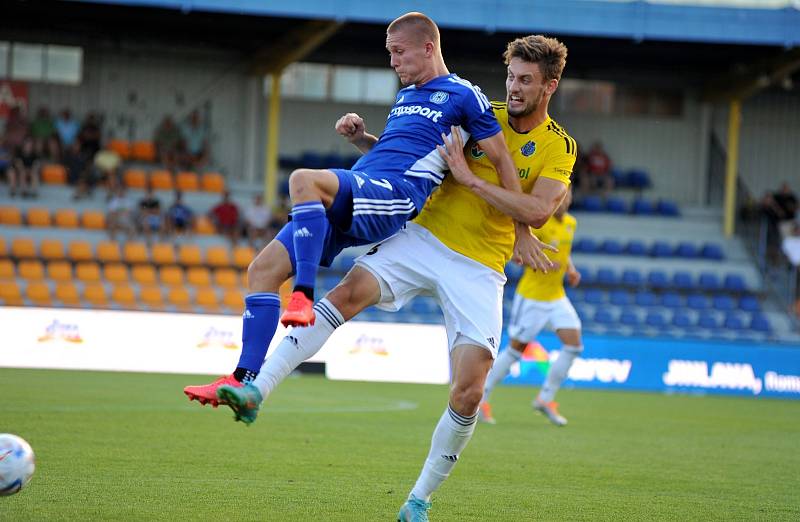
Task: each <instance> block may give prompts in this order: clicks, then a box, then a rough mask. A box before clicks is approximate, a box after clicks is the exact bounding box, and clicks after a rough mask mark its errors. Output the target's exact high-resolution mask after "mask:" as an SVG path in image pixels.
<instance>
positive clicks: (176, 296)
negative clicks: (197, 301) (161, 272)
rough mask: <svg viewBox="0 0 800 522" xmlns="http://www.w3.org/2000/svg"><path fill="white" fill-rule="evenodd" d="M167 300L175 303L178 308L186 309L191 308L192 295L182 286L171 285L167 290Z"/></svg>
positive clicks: (172, 303)
mask: <svg viewBox="0 0 800 522" xmlns="http://www.w3.org/2000/svg"><path fill="white" fill-rule="evenodd" d="M167 302H168V303H169V304H171V305H175V307H176V308H177V309H178V310H188V309H190V308H191V304H192V296H191V295H189V291H188V290H186V288H184V287H182V286H173V287H170V289H169V290H167Z"/></svg>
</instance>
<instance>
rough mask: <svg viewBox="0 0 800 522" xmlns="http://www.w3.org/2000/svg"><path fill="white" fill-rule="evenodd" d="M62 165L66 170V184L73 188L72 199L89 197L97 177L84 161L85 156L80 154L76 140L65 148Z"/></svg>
mask: <svg viewBox="0 0 800 522" xmlns="http://www.w3.org/2000/svg"><path fill="white" fill-rule="evenodd" d="M63 163H64V168H65V169H67V183H69V184H70V185H72V186H74V187H75V193H74V194H73V195H72V199H75V200H78V199H81V198H83V197H87V196H91V194H92V190H94V186H95V184H96V183H97V176H96V175H95V172H94V170H93V169H92V166H91V165H90V164H89V162H88V161H87V160H86V156H84V154H83V152H81V144H80V143H78V141H77V140H76V141H73V142H72V145H70V146H69V147H67V150H66V151H65V152H64V160H63Z"/></svg>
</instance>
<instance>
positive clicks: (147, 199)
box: [139, 185, 164, 244]
mask: <svg viewBox="0 0 800 522" xmlns="http://www.w3.org/2000/svg"><path fill="white" fill-rule="evenodd" d="M139 228H140V229H141V231H142V233H143V234H144V236H145V241H146V242H147V243H148V244H149V243H150V242H151V236H152V235H153V234H159V235H161V234H163V231H164V220H163V218H162V216H161V201H160V200H159V199H158V197H156V195H155V193H154V192H153V187H151V186H149V185H148V187H147V191H146V192H145V195H144V197H143V198H142V199H141V200H139Z"/></svg>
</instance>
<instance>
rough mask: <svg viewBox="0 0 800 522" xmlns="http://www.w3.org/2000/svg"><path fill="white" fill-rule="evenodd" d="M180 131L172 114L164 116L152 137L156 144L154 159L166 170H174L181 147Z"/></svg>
mask: <svg viewBox="0 0 800 522" xmlns="http://www.w3.org/2000/svg"><path fill="white" fill-rule="evenodd" d="M182 141H183V139H182V137H181V131H180V130H179V129H178V127H177V125H175V122H174V121H173V120H172V116H169V115H167V116H164V119H163V120H161V123H160V124H159V126H158V128H156V134H155V136H154V138H153V142H154V143H155V145H156V161H158V162H159V163H161V164H162V165H164V167H165V168H167V169H168V170H174V169H175V165H176V163H177V161H178V155H179V154H180V151H181V148H182Z"/></svg>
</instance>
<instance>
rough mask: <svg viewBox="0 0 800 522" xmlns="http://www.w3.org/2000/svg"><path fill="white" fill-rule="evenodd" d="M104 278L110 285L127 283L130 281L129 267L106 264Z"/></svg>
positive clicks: (119, 264) (118, 264) (120, 264)
mask: <svg viewBox="0 0 800 522" xmlns="http://www.w3.org/2000/svg"><path fill="white" fill-rule="evenodd" d="M103 278H104V279H105V280H106V281H108V282H109V283H115V284H116V283H127V282H128V281H129V280H130V276H129V274H128V267H127V266H126V265H123V264H122V263H106V265H105V266H104V267H103Z"/></svg>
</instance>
